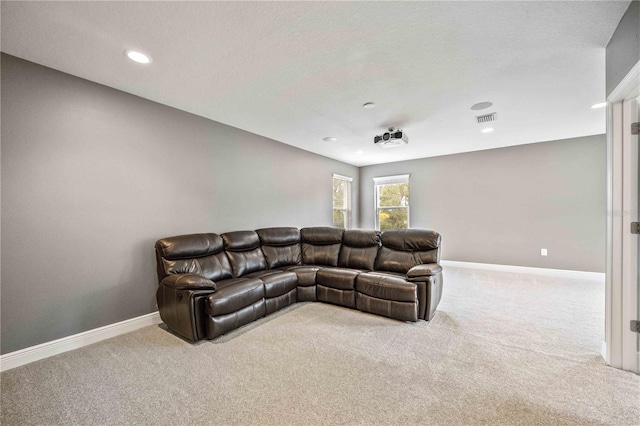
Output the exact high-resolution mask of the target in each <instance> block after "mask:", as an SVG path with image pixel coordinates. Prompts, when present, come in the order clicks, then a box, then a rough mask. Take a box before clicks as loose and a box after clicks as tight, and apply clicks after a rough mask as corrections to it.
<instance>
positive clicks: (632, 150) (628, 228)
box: [622, 97, 640, 372]
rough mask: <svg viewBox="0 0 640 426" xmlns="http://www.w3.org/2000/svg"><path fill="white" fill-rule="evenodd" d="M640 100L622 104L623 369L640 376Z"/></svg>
mask: <svg viewBox="0 0 640 426" xmlns="http://www.w3.org/2000/svg"><path fill="white" fill-rule="evenodd" d="M639 99H640V97H635V98H632V99H628V100H625V101H623V103H622V121H623V124H622V155H623V160H622V167H623V182H622V187H623V188H622V192H623V200H622V204H623V205H622V207H623V211H622V218H623V219H622V222H623V223H622V231H623V234H622V246H623V247H622V253H623V258H622V264H623V273H622V278H623V294H622V300H623V306H622V319H623V321H622V326H623V334H622V352H623V354H622V368H623V369H624V370H630V371H635V372H640V369H639V367H640V366H639V365H638V363H639V360H640V339H639V338H638V336H640V334H638V333H637V332H635V331H634V330H632V321H636V320H638V319H639V318H638V312H640V311H639V309H638V307H639V306H640V291H639V290H640V268H639V267H638V264H639V263H640V262H639V259H638V257H639V256H640V241H639V240H640V238H639V237H640V235H639V234H637V233H635V232H637V231H636V229H637V228H636V225H634V224H635V223H638V222H640V213H639V210H640V204H639V198H640V197H639V196H638V192H640V185H639V183H640V181H639V179H640V178H639V176H638V160H639V153H638V151H639V150H638V135H637V134H635V135H634V134H633V133H635V132H634V131H632V128H633V124H634V123H638V122H640V111H639V108H638V105H639Z"/></svg>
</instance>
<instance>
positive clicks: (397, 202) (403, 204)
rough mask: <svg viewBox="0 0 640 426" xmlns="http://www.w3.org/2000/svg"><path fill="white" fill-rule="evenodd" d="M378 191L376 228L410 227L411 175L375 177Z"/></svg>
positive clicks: (382, 229)
mask: <svg viewBox="0 0 640 426" xmlns="http://www.w3.org/2000/svg"><path fill="white" fill-rule="evenodd" d="M373 182H374V184H375V192H376V229H379V230H380V231H384V230H386V229H397V228H408V227H409V175H398V176H385V177H377V178H373Z"/></svg>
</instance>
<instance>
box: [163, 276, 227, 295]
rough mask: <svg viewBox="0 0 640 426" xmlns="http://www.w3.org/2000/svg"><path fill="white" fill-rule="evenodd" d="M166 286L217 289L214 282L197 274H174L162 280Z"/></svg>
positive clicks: (188, 288)
mask: <svg viewBox="0 0 640 426" xmlns="http://www.w3.org/2000/svg"><path fill="white" fill-rule="evenodd" d="M162 284H164V285H166V286H167V287H171V288H175V289H179V290H213V291H215V290H216V289H217V286H216V283H214V282H213V281H211V280H208V279H206V278H204V277H201V276H199V275H193V274H175V275H169V276H167V277H165V278H164V279H163V280H162Z"/></svg>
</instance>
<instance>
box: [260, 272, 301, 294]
mask: <svg viewBox="0 0 640 426" xmlns="http://www.w3.org/2000/svg"><path fill="white" fill-rule="evenodd" d="M261 280H262V282H263V283H264V295H265V297H266V298H270V297H277V296H282V295H283V294H286V293H289V292H291V291H292V290H295V289H296V287H297V286H298V276H297V275H296V274H295V272H278V273H276V274H271V275H266V276H264V277H262V278H261Z"/></svg>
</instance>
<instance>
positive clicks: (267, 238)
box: [256, 228, 302, 269]
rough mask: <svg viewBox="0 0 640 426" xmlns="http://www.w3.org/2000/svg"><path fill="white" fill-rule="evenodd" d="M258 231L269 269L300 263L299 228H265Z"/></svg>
mask: <svg viewBox="0 0 640 426" xmlns="http://www.w3.org/2000/svg"><path fill="white" fill-rule="evenodd" d="M256 233H257V234H258V237H259V238H260V245H261V247H262V252H263V254H264V257H265V259H266V260H267V265H268V266H269V269H277V268H281V267H283V266H293V265H299V264H300V262H301V260H302V255H301V253H300V231H299V230H298V228H263V229H258V230H257V231H256Z"/></svg>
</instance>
